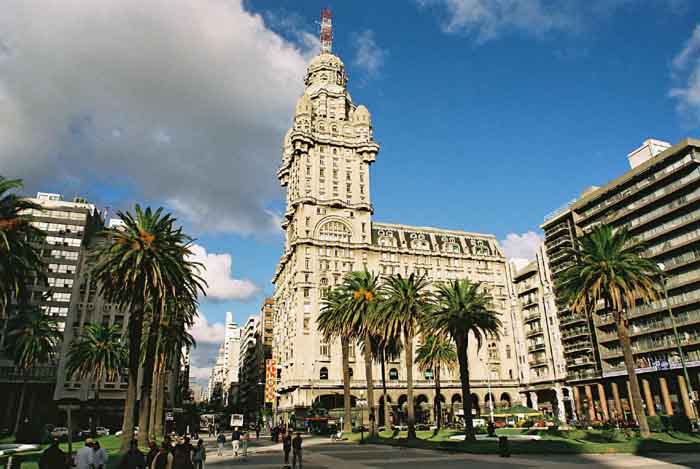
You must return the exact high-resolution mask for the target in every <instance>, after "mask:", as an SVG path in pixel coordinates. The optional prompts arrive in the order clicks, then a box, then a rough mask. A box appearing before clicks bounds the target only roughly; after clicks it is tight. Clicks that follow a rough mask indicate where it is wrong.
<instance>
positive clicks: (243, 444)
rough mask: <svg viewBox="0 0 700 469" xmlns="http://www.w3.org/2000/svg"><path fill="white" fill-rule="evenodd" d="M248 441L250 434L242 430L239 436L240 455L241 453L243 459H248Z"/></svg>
mask: <svg viewBox="0 0 700 469" xmlns="http://www.w3.org/2000/svg"><path fill="white" fill-rule="evenodd" d="M248 441H250V433H248V430H247V429H246V430H243V434H242V435H241V453H243V457H244V458H247V457H248Z"/></svg>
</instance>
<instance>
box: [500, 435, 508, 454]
mask: <svg viewBox="0 0 700 469" xmlns="http://www.w3.org/2000/svg"><path fill="white" fill-rule="evenodd" d="M498 454H499V455H500V456H501V457H502V458H509V457H510V445H509V444H508V437H507V436H499V437H498Z"/></svg>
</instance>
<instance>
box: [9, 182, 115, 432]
mask: <svg viewBox="0 0 700 469" xmlns="http://www.w3.org/2000/svg"><path fill="white" fill-rule="evenodd" d="M28 200H30V201H31V202H34V203H35V204H37V205H39V206H40V207H41V208H40V209H33V210H30V211H28V212H27V213H25V215H27V216H28V218H29V219H30V223H31V224H32V225H34V226H35V227H37V228H38V229H40V230H42V231H43V232H45V233H46V236H45V237H44V238H43V239H41V240H39V241H37V248H38V249H39V250H40V251H41V255H42V260H43V261H44V263H45V266H46V269H45V272H44V273H45V275H46V282H42V281H40V280H39V279H36V278H35V279H33V280H31V285H30V290H31V294H30V298H29V302H30V304H32V305H34V306H37V307H39V308H41V309H42V310H43V311H44V313H45V314H47V315H50V316H52V317H53V318H54V319H55V320H56V321H57V323H58V327H59V329H60V330H61V331H64V330H67V329H70V322H71V320H70V310H71V307H72V305H73V304H74V302H75V292H76V287H77V285H78V283H79V278H80V274H81V266H82V264H83V263H84V262H85V259H86V253H87V249H86V248H87V245H88V244H89V243H90V242H91V240H92V239H93V238H94V236H95V234H96V233H98V232H99V231H100V230H101V229H102V228H103V226H104V222H103V220H102V216H101V214H100V212H99V211H98V210H97V208H96V207H95V205H93V204H91V203H88V202H87V201H86V200H85V199H81V198H75V199H73V200H72V201H67V200H63V197H62V196H61V195H60V194H52V193H47V192H39V193H38V194H37V195H36V197H34V198H29V199H28ZM12 314H13V311H12V308H10V310H9V316H11V315H12ZM7 322H8V321H7V320H0V346H1V345H2V344H3V343H4V337H5V333H6V332H7V331H6V328H7ZM64 343H65V340H64ZM0 348H1V347H0ZM59 378H60V374H57V366H56V364H46V365H42V366H37V367H34V368H32V369H30V370H27V371H26V372H20V371H19V370H17V369H16V368H15V366H14V364H13V363H12V362H11V361H10V360H8V359H6V358H3V357H1V356H0V395H2V396H7V400H6V401H5V403H6V404H7V405H4V406H3V408H2V409H0V426H2V427H10V428H11V427H12V425H13V424H14V422H13V418H14V416H15V415H16V411H17V409H18V408H19V406H20V403H19V390H20V387H21V385H22V383H23V382H25V381H27V382H28V383H29V386H30V391H29V392H27V396H28V400H29V402H24V403H23V404H24V405H23V407H24V410H25V412H26V411H27V410H28V409H31V410H33V411H34V415H35V416H37V417H39V418H41V419H43V420H44V421H45V422H50V421H56V419H57V418H58V417H59V416H58V413H57V410H56V408H55V406H53V405H50V404H49V405H38V403H40V402H41V403H47V402H48V403H51V401H52V397H53V393H54V389H55V388H56V381H57V379H59Z"/></svg>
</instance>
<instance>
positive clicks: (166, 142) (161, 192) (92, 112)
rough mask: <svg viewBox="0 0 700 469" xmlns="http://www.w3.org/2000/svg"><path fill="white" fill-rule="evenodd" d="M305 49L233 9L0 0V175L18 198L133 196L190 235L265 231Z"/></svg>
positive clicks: (186, 0)
mask: <svg viewBox="0 0 700 469" xmlns="http://www.w3.org/2000/svg"><path fill="white" fill-rule="evenodd" d="M314 44H315V43H314V40H313V38H312V37H311V36H310V35H309V34H308V33H305V32H303V31H300V32H298V34H297V35H296V36H294V37H292V36H290V39H284V38H283V37H281V36H280V35H278V34H276V33H275V32H273V31H271V30H270V29H269V28H268V27H267V26H266V24H265V22H264V21H263V19H262V17H261V16H259V15H254V14H251V13H249V12H248V11H246V10H245V9H244V7H243V5H242V0H227V1H221V0H148V1H143V0H92V1H89V2H85V1H83V0H62V1H61V2H46V1H42V0H5V1H4V2H3V7H2V14H1V15H0V122H2V124H1V125H0V168H2V173H3V175H5V176H11V177H20V178H24V179H25V181H26V183H27V184H26V185H27V189H28V190H29V191H31V190H36V189H41V188H42V186H44V185H45V184H47V183H48V182H51V183H52V184H56V182H57V181H58V182H59V183H61V182H64V183H65V182H66V181H74V186H72V187H71V192H74V190H75V192H78V191H80V190H81V188H82V187H86V186H87V185H96V184H105V185H107V186H110V187H112V188H114V189H117V190H116V191H114V192H115V193H117V192H118V193H123V192H124V188H125V187H126V188H128V189H130V190H131V189H133V193H130V194H129V195H128V197H130V198H132V199H138V200H150V201H153V202H154V203H167V204H169V205H170V206H171V208H173V209H174V210H176V213H178V215H179V216H181V217H182V218H184V219H185V220H186V221H188V222H189V223H192V224H193V225H194V226H195V227H196V228H198V229H201V230H210V231H226V232H238V233H243V234H250V233H256V232H261V231H277V230H279V227H278V226H277V223H278V219H277V218H276V217H275V216H274V214H273V213H272V212H270V211H269V210H268V207H269V206H270V202H271V201H274V200H277V199H278V198H279V196H280V189H279V185H278V183H277V181H276V180H275V176H274V175H275V169H276V166H277V164H278V161H279V158H280V151H281V150H280V148H281V145H282V138H283V135H284V132H285V130H286V129H287V128H288V126H289V124H290V120H291V116H292V112H293V107H294V104H295V102H296V99H297V97H298V95H299V94H300V93H301V91H302V87H303V83H302V80H303V76H304V70H305V68H306V64H307V62H308V60H309V59H310V56H311V54H312V53H314V52H315V49H312V47H313V46H314ZM115 181H118V182H117V183H115ZM116 184H121V185H122V186H124V187H115V186H116ZM127 192H131V191H127ZM108 202H110V203H112V204H114V205H118V204H119V203H122V202H124V201H122V200H115V201H108Z"/></svg>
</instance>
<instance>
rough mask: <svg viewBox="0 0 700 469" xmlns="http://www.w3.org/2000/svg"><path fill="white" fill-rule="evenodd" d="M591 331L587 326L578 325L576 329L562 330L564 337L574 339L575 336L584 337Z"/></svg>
mask: <svg viewBox="0 0 700 469" xmlns="http://www.w3.org/2000/svg"><path fill="white" fill-rule="evenodd" d="M589 334H590V331H589V330H588V328H587V327H577V328H575V329H565V330H563V331H562V332H561V337H562V339H572V338H574V337H582V336H586V335H589Z"/></svg>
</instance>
